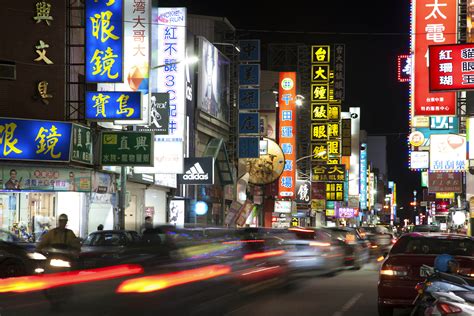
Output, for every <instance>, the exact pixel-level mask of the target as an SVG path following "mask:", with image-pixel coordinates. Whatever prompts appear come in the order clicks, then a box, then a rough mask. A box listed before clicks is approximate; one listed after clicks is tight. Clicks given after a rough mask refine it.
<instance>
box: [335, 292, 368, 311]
mask: <svg viewBox="0 0 474 316" xmlns="http://www.w3.org/2000/svg"><path fill="white" fill-rule="evenodd" d="M362 296H364V294H363V293H357V294H356V295H354V296H353V297H352V298H351V299H350V300H348V301H347V302H346V304H344V305H343V306H342V308H341V310H340V311H337V312H335V313H334V314H333V316H342V315H343V314H344V313H345V312H347V311H348V310H349V309H351V308H352V306H354V305H355V303H357V301H358V300H359V299H360V298H361V297H362Z"/></svg>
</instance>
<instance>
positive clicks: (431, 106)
mask: <svg viewBox="0 0 474 316" xmlns="http://www.w3.org/2000/svg"><path fill="white" fill-rule="evenodd" d="M412 3H413V6H412V8H413V9H412V10H413V11H412V14H413V23H412V34H413V35H412V51H413V52H414V54H413V61H412V62H413V66H414V68H413V69H414V73H413V77H412V80H411V85H412V93H413V97H412V102H413V104H412V106H413V109H414V115H455V114H456V95H455V93H454V92H443V93H440V92H438V93H430V91H429V76H428V63H427V60H426V56H427V53H428V46H429V45H437V44H455V43H456V40H457V38H456V36H457V7H458V4H457V1H456V0H443V2H442V3H441V2H439V1H437V0H414V1H413V2H412Z"/></svg>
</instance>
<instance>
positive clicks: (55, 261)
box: [49, 259, 71, 268]
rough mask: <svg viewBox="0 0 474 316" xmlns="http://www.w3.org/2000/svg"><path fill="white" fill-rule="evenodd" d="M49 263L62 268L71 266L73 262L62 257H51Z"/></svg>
mask: <svg viewBox="0 0 474 316" xmlns="http://www.w3.org/2000/svg"><path fill="white" fill-rule="evenodd" d="M49 265H50V266H52V267H60V268H70V267H71V263H70V262H69V261H65V260H61V259H51V261H50V262H49Z"/></svg>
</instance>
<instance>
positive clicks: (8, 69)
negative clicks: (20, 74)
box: [0, 62, 16, 80]
mask: <svg viewBox="0 0 474 316" xmlns="http://www.w3.org/2000/svg"><path fill="white" fill-rule="evenodd" d="M0 79H6V80H16V65H15V64H5V63H1V62H0Z"/></svg>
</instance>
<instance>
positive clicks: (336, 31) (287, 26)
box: [159, 0, 420, 206]
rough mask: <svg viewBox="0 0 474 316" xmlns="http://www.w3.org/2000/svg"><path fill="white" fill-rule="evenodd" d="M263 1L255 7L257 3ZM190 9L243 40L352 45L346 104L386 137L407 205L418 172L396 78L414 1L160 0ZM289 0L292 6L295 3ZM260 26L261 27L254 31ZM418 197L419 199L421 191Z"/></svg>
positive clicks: (404, 96) (392, 171) (392, 172)
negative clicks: (228, 26) (223, 23)
mask: <svg viewBox="0 0 474 316" xmlns="http://www.w3.org/2000/svg"><path fill="white" fill-rule="evenodd" d="M257 3H258V5H259V6H264V8H263V9H255V8H254V7H255V5H256V4H257ZM159 5H161V6H184V7H187V8H188V13H190V14H202V15H213V16H222V17H226V18H227V19H228V20H229V21H230V22H231V23H232V24H233V25H234V26H235V27H236V28H237V30H238V31H239V35H240V37H241V38H259V39H261V40H262V47H265V45H266V43H285V42H298V43H305V44H308V45H311V44H333V43H344V44H346V100H345V107H349V106H354V107H360V108H361V128H362V129H364V130H366V131H367V132H368V134H369V135H384V136H387V144H388V152H387V160H388V168H389V170H388V177H389V179H390V180H392V181H395V182H397V184H398V194H399V197H398V198H399V201H398V202H399V206H406V205H407V204H408V201H409V199H411V198H412V192H413V189H417V190H418V191H419V186H420V176H419V173H414V172H411V171H409V169H408V146H407V145H406V139H407V136H408V133H409V127H408V111H409V110H408V83H399V82H398V81H397V64H396V61H397V56H398V55H400V54H407V53H409V45H410V37H409V33H410V1H409V0H396V1H395V0H391V1H380V0H378V1H376V0H365V1H348V0H346V1H313V2H310V1H301V0H293V1H288V2H286V5H285V6H282V5H280V4H279V3H277V2H270V1H255V0H254V1H247V0H244V1H242V0H241V1H231V0H230V1H229V0H228V1H214V0H213V1H208V0H206V1H203V0H194V1H193V0H190V1H172V0H171V1H159ZM290 6H291V7H290ZM256 30H261V32H256ZM419 198H420V197H419Z"/></svg>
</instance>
